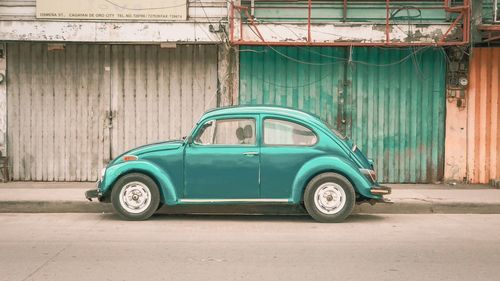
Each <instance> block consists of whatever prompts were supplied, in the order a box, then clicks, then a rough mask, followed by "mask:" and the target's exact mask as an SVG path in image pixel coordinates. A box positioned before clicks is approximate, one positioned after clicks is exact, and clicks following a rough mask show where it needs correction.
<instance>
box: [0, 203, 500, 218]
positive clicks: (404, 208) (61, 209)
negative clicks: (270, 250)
mask: <svg viewBox="0 0 500 281" xmlns="http://www.w3.org/2000/svg"><path fill="white" fill-rule="evenodd" d="M110 212H113V208H112V206H111V204H103V203H98V202H87V201H0V213H110ZM158 212H159V213H160V214H267V215H276V214H280V215H299V214H305V211H304V209H303V208H302V207H300V206H277V205H229V206H224V205H218V206H175V207H168V206H164V207H162V208H161V209H160V210H159V211H158ZM354 213H366V214H500V204H495V203H470V202H447V203H443V202H439V203H433V202H428V201H427V202H395V203H394V204H376V205H374V206H371V205H368V204H363V205H357V206H355V208H354Z"/></svg>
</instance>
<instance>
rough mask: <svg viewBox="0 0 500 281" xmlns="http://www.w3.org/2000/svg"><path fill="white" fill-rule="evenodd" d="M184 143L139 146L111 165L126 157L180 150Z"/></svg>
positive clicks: (171, 141) (174, 141)
mask: <svg viewBox="0 0 500 281" xmlns="http://www.w3.org/2000/svg"><path fill="white" fill-rule="evenodd" d="M183 143H184V140H169V141H164V142H158V143H151V144H146V145H143V146H139V147H136V148H133V149H131V150H128V151H126V152H124V153H122V154H121V155H119V156H118V157H116V158H115V159H113V160H112V161H111V162H110V163H109V165H112V164H115V163H117V162H119V161H121V159H122V157H123V156H124V155H135V156H140V155H141V154H144V153H150V152H154V151H159V150H172V149H178V148H179V147H181V146H182V144H183Z"/></svg>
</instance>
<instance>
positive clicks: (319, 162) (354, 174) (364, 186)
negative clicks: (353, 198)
mask: <svg viewBox="0 0 500 281" xmlns="http://www.w3.org/2000/svg"><path fill="white" fill-rule="evenodd" d="M326 172H335V173H339V174H341V175H343V176H345V177H346V178H347V179H348V180H349V181H350V182H351V183H352V185H353V187H354V189H355V190H356V192H358V193H359V194H361V195H362V196H364V197H367V198H373V199H379V198H380V196H378V195H373V194H371V193H370V188H371V186H372V184H371V183H370V182H369V181H368V180H367V179H366V178H365V176H363V174H361V172H360V171H359V169H358V168H357V167H354V166H353V165H352V164H351V163H349V162H348V161H347V160H343V159H341V158H338V157H331V156H322V157H318V158H314V159H311V160H309V161H308V162H306V163H305V164H304V165H303V166H302V167H301V168H300V170H299V171H298V173H297V175H296V176H295V180H294V182H293V187H292V198H291V200H292V202H293V203H299V202H300V200H301V199H302V194H303V193H304V189H305V188H306V185H307V183H308V182H309V181H310V180H311V179H312V178H313V177H314V176H316V175H318V174H321V173H326Z"/></svg>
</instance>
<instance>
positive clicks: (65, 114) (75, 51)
mask: <svg viewBox="0 0 500 281" xmlns="http://www.w3.org/2000/svg"><path fill="white" fill-rule="evenodd" d="M7 54H8V57H7V71H8V73H7V74H8V75H7V79H8V80H7V95H8V96H7V100H8V108H7V112H8V121H7V123H8V128H7V139H8V154H9V156H10V161H11V162H10V166H11V170H12V173H11V176H12V177H13V179H14V180H37V181H38V180H39V181H42V180H44V181H47V180H48V181H52V180H56V181H57V180H70V181H75V180H95V179H97V173H98V172H97V171H99V168H101V167H102V164H103V162H104V159H105V158H106V155H107V154H106V149H107V150H108V151H109V138H108V137H107V135H106V134H107V130H105V111H106V109H107V108H109V84H108V83H109V80H107V79H106V78H105V76H106V74H105V64H106V60H107V59H109V58H107V57H106V46H103V45H101V46H99V45H93V46H89V45H68V46H67V47H66V50H64V51H50V52H49V51H47V45H46V44H30V43H22V44H8V49H7Z"/></svg>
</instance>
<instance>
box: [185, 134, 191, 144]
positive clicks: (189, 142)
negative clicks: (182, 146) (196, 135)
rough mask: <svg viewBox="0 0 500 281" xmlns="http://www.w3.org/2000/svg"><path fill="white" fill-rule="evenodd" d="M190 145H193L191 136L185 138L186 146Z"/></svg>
mask: <svg viewBox="0 0 500 281" xmlns="http://www.w3.org/2000/svg"><path fill="white" fill-rule="evenodd" d="M192 143H193V137H192V136H188V137H186V144H192Z"/></svg>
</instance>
